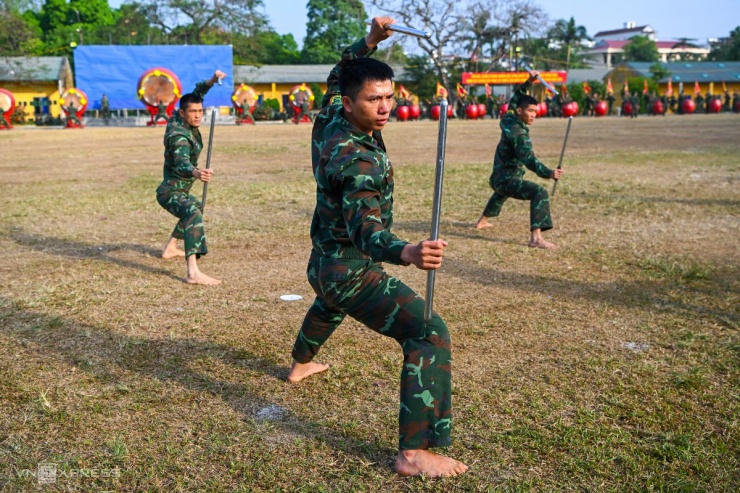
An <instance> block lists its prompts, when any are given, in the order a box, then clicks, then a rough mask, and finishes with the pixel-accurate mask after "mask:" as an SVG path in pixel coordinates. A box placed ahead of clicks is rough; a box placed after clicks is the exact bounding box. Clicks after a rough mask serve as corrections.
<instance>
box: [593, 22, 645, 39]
mask: <svg viewBox="0 0 740 493" xmlns="http://www.w3.org/2000/svg"><path fill="white" fill-rule="evenodd" d="M646 28H649V30H650V31H653V28H652V27H650V26H649V25H647V24H645V25H644V26H636V27H625V28H622V29H613V30H611V31H599V32H597V33H596V34H594V38H600V37H603V36H616V35H619V34H628V33H641V32H644V31H645V29H646Z"/></svg>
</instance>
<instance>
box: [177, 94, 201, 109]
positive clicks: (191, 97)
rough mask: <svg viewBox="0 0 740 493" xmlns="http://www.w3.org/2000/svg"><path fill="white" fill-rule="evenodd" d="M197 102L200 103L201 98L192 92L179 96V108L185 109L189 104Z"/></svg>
mask: <svg viewBox="0 0 740 493" xmlns="http://www.w3.org/2000/svg"><path fill="white" fill-rule="evenodd" d="M198 103H201V104H202V103H203V98H201V97H200V96H198V95H197V94H195V93H194V92H189V93H187V94H185V95H184V96H183V97H181V98H180V109H181V110H183V111H185V110H187V109H188V106H190V105H191V104H198Z"/></svg>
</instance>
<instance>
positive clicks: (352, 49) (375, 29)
mask: <svg viewBox="0 0 740 493" xmlns="http://www.w3.org/2000/svg"><path fill="white" fill-rule="evenodd" d="M394 22H395V21H394V20H393V19H392V18H390V17H376V18H374V19H373V25H372V27H371V28H370V32H369V33H368V34H367V35H366V36H365V37H364V38H363V39H360V40H358V41H356V42H355V43H354V44H352V45H350V46H348V47H347V48H345V49H344V51H343V52H342V58H341V60H340V61H339V63H338V64H337V65H336V66H335V67H334V68H333V69H331V72H329V77H328V78H327V79H326V93H325V94H324V99H323V100H322V101H321V107H322V108H326V107H327V106H329V105H334V104H341V103H342V97H341V94H340V93H339V75H340V74H341V73H342V65H343V63H344V62H346V61H349V60H354V59H355V58H362V57H367V56H370V55H372V54H373V53H375V51H377V49H378V43H380V42H381V41H383V40H385V39H388V37H389V36H390V35H391V31H389V30H387V29H384V28H383V27H382V26H386V25H388V24H392V23H394Z"/></svg>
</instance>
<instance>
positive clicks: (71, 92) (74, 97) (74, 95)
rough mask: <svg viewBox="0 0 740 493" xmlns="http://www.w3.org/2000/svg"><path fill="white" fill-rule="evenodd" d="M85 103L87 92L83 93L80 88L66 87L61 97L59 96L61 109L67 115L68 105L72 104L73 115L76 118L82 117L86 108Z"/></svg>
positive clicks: (86, 101) (68, 111)
mask: <svg viewBox="0 0 740 493" xmlns="http://www.w3.org/2000/svg"><path fill="white" fill-rule="evenodd" d="M87 103H88V99H87V94H85V93H84V92H83V91H82V90H81V89H77V88H76V87H73V88H71V89H67V90H66V91H64V93H62V97H61V98H59V106H61V107H62V110H63V111H64V112H65V113H66V114H68V115H69V113H70V109H69V107H70V106H73V107H74V114H75V116H77V118H82V115H83V114H84V113H85V110H87Z"/></svg>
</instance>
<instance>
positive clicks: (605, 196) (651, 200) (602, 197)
mask: <svg viewBox="0 0 740 493" xmlns="http://www.w3.org/2000/svg"><path fill="white" fill-rule="evenodd" d="M574 195H576V196H577V197H580V198H583V199H587V200H591V201H593V202H604V201H608V202H619V201H624V200H626V201H629V202H634V203H635V204H641V203H642V204H682V205H691V206H719V207H732V208H735V209H737V207H740V200H733V199H690V198H684V197H681V196H676V197H645V196H641V195H629V194H624V195H621V194H614V193H599V194H594V193H589V192H583V193H577V194H574Z"/></svg>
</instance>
